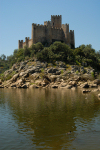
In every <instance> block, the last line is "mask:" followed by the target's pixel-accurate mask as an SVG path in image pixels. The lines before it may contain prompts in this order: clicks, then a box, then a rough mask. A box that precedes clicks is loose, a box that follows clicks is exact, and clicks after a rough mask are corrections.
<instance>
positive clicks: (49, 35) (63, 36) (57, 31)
mask: <svg viewBox="0 0 100 150" xmlns="http://www.w3.org/2000/svg"><path fill="white" fill-rule="evenodd" d="M31 34H32V35H31V39H29V37H28V38H27V37H26V38H25V42H24V43H23V40H21V41H20V40H19V46H18V48H19V49H20V48H24V46H28V47H31V45H32V44H35V43H37V42H41V43H43V44H45V43H47V45H48V46H49V45H50V44H52V43H53V42H54V41H61V42H65V43H66V44H68V45H69V46H70V47H71V48H74V47H75V39H74V30H70V32H69V24H62V16H61V15H60V16H59V15H58V16H57V15H56V16H52V15H51V21H45V22H44V25H39V24H34V23H33V24H32V32H31Z"/></svg>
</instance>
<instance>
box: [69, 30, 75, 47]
mask: <svg viewBox="0 0 100 150" xmlns="http://www.w3.org/2000/svg"><path fill="white" fill-rule="evenodd" d="M70 46H71V48H75V39H74V30H70Z"/></svg>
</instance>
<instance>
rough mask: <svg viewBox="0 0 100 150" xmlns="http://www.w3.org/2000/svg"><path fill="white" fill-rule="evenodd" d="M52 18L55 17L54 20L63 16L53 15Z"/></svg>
mask: <svg viewBox="0 0 100 150" xmlns="http://www.w3.org/2000/svg"><path fill="white" fill-rule="evenodd" d="M51 17H54V18H61V15H51Z"/></svg>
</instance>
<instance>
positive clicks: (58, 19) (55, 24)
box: [51, 15, 62, 28]
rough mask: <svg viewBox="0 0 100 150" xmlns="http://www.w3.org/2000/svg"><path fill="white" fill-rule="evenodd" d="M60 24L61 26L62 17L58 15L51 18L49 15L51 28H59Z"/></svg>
mask: <svg viewBox="0 0 100 150" xmlns="http://www.w3.org/2000/svg"><path fill="white" fill-rule="evenodd" d="M61 24H62V16H61V15H60V16H59V15H58V16H57V15H56V16H54V15H53V16H52V15H51V26H52V27H56V28H61Z"/></svg>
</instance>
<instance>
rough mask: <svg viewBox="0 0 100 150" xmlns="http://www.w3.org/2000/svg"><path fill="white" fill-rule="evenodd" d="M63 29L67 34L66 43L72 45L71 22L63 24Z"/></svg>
mask: <svg viewBox="0 0 100 150" xmlns="http://www.w3.org/2000/svg"><path fill="white" fill-rule="evenodd" d="M62 29H63V31H64V34H65V43H66V44H68V45H69V46H70V36H69V24H62Z"/></svg>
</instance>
